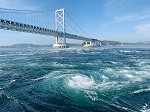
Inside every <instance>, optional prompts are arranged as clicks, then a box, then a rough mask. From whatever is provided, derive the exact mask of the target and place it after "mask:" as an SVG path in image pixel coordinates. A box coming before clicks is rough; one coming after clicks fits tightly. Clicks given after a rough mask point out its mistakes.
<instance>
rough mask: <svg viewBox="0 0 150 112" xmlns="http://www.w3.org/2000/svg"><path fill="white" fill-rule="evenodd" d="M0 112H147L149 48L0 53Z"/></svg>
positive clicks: (149, 98) (11, 50)
mask: <svg viewBox="0 0 150 112" xmlns="http://www.w3.org/2000/svg"><path fill="white" fill-rule="evenodd" d="M0 112H150V47H100V48H68V49H51V48H0Z"/></svg>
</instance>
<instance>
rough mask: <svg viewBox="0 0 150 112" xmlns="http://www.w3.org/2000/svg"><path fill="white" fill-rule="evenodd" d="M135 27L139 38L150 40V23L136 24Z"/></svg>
mask: <svg viewBox="0 0 150 112" xmlns="http://www.w3.org/2000/svg"><path fill="white" fill-rule="evenodd" d="M134 29H135V31H136V34H137V35H138V37H139V38H144V39H146V40H147V41H149V40H150V23H147V24H140V25H136V26H135V27H134Z"/></svg>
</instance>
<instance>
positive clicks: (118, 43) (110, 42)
mask: <svg viewBox="0 0 150 112" xmlns="http://www.w3.org/2000/svg"><path fill="white" fill-rule="evenodd" d="M101 44H102V45H103V46H118V45H121V46H123V45H124V46H126V45H134V46H135V45H150V41H147V42H136V43H129V42H119V41H109V40H103V41H101Z"/></svg>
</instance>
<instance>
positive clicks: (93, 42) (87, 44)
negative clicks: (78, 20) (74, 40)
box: [82, 39, 101, 47]
mask: <svg viewBox="0 0 150 112" xmlns="http://www.w3.org/2000/svg"><path fill="white" fill-rule="evenodd" d="M82 46H83V47H99V46H101V42H100V41H98V40H96V39H92V40H87V41H85V42H83V43H82Z"/></svg>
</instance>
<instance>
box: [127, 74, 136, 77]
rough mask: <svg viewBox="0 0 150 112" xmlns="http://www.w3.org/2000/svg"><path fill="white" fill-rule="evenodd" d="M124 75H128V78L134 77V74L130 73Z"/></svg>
mask: <svg viewBox="0 0 150 112" xmlns="http://www.w3.org/2000/svg"><path fill="white" fill-rule="evenodd" d="M125 76H126V77H128V78H134V76H133V75H131V74H125Z"/></svg>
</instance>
